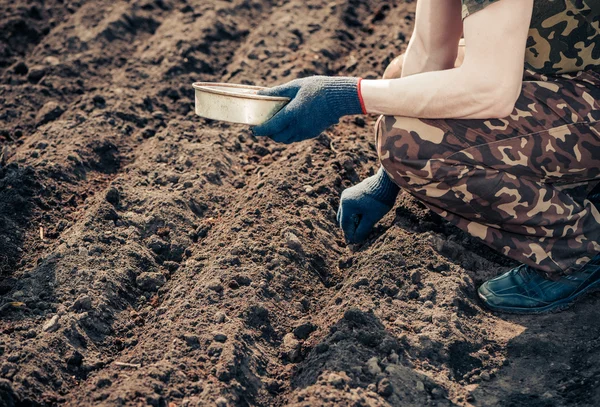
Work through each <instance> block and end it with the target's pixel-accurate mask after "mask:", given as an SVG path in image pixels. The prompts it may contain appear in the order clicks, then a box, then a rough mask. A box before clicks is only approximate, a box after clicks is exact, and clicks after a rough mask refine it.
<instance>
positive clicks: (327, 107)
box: [253, 76, 364, 144]
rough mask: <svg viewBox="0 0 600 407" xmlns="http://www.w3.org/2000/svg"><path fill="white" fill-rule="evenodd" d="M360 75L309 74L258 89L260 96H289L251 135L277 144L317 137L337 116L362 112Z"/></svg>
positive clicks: (334, 121) (337, 119)
mask: <svg viewBox="0 0 600 407" xmlns="http://www.w3.org/2000/svg"><path fill="white" fill-rule="evenodd" d="M360 81H361V79H360V78H350V77H328V76H311V77H308V78H303V79H296V80H293V81H291V82H288V83H286V84H284V85H281V86H276V87H274V88H270V89H265V90H261V91H260V92H258V94H259V95H264V96H283V97H288V98H290V99H292V100H291V101H290V102H289V103H288V104H287V105H285V107H284V108H283V109H281V110H280V111H279V112H277V114H275V116H273V117H272V118H271V119H270V120H268V121H267V122H266V123H263V124H261V125H258V126H255V127H254V128H253V131H254V134H256V135H257V136H268V137H270V138H272V139H273V140H275V141H277V142H280V143H286V144H289V143H293V142H296V141H303V140H307V139H309V138H313V137H317V136H318V135H319V134H321V132H323V130H325V129H327V128H328V127H329V126H332V125H334V124H336V123H338V122H339V119H340V117H342V116H346V115H351V114H361V113H364V111H363V105H362V101H361V96H360V94H359V91H360Z"/></svg>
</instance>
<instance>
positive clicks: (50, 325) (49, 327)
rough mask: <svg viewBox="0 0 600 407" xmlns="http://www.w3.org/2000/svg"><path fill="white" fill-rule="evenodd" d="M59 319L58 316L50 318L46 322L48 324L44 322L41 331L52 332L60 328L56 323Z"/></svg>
mask: <svg viewBox="0 0 600 407" xmlns="http://www.w3.org/2000/svg"><path fill="white" fill-rule="evenodd" d="M59 318H60V317H59V316H58V315H54V316H53V317H52V318H50V320H48V322H46V323H45V324H44V326H43V327H42V331H44V332H54V331H56V330H57V329H58V328H60V323H59V322H58V320H59Z"/></svg>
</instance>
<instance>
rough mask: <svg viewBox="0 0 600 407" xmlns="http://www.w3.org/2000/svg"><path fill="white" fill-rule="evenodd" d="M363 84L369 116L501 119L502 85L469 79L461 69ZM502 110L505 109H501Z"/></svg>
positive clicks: (363, 94) (371, 81) (365, 81)
mask: <svg viewBox="0 0 600 407" xmlns="http://www.w3.org/2000/svg"><path fill="white" fill-rule="evenodd" d="M402 76H403V77H402V78H400V79H391V80H386V79H381V80H363V81H362V85H361V89H362V96H363V99H364V102H365V107H366V109H367V112H368V113H373V114H384V115H394V116H409V117H419V118H440V119H443V118H455V119H475V118H491V117H494V116H501V115H502V114H503V113H504V112H503V111H502V110H503V109H502V106H501V105H502V104H503V101H502V100H499V99H500V97H501V95H502V92H498V91H499V90H501V87H502V84H501V83H497V84H495V85H494V86H487V85H486V84H485V83H481V84H479V83H477V82H475V81H473V80H472V77H469V74H468V70H467V69H464V68H463V67H459V68H454V69H447V70H443V71H432V72H425V73H419V74H414V75H409V76H405V75H404V71H403V75H402ZM504 110H505V109H504Z"/></svg>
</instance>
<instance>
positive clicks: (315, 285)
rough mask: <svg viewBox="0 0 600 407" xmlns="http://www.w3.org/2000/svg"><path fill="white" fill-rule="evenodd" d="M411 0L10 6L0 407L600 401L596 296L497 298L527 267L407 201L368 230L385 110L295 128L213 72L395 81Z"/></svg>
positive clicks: (53, 1)
mask: <svg viewBox="0 0 600 407" xmlns="http://www.w3.org/2000/svg"><path fill="white" fill-rule="evenodd" d="M414 11H415V3H414V2H412V1H407V2H401V1H396V2H393V1H375V0H333V1H323V0H306V1H300V0H293V1H268V0H223V1H206V0H188V1H185V0H128V1H106V0H98V1H89V0H79V1H77V0H76V1H67V0H46V1H42V0H39V1H33V0H14V1H8V0H2V1H1V2H0V106H1V109H0V145H1V146H2V147H1V151H2V153H1V156H0V296H1V297H0V406H31V405H33V406H37V405H68V406H90V405H94V406H96V405H107V406H113V405H153V406H170V407H174V406H180V405H181V406H205V405H217V406H282V405H295V406H308V405H310V406H313V405H314V406H343V405H348V406H387V405H392V406H423V405H436V406H449V405H471V404H472V405H481V406H527V407H533V406H557V405H558V406H561V405H581V406H584V405H589V406H592V405H598V403H599V402H600V401H599V400H600V398H599V397H600V390H599V389H600V387H599V386H598V382H599V380H600V340H599V333H600V326H599V325H598V321H599V317H600V309H599V304H600V301H599V300H600V297H599V296H598V295H593V296H591V297H589V298H587V299H585V300H584V301H582V302H581V303H579V304H577V305H576V306H575V307H574V308H572V309H570V310H568V311H566V312H564V313H561V314H555V315H546V316H539V317H514V316H504V315H494V314H492V313H490V312H487V311H485V310H484V309H483V308H482V307H481V305H480V304H479V302H478V300H477V295H476V288H477V287H478V285H479V284H481V283H482V282H483V281H484V280H485V279H487V278H490V277H492V276H494V275H496V274H498V273H500V272H502V271H504V270H506V269H507V268H508V267H510V266H511V265H512V263H511V261H510V260H508V259H506V258H504V257H502V256H500V255H497V254H495V253H494V252H492V251H491V250H490V249H488V248H486V247H485V246H483V245H481V244H480V243H478V242H477V241H475V240H474V239H471V238H469V237H468V236H466V235H465V234H463V233H462V232H461V231H459V230H457V229H456V228H454V227H451V226H450V225H448V224H447V223H445V222H444V221H443V220H442V219H440V218H438V217H437V216H434V215H433V214H431V213H430V212H429V211H427V210H426V209H425V208H424V207H423V206H422V205H420V204H419V203H418V202H416V201H415V200H414V199H412V198H411V197H410V196H408V195H406V194H403V195H401V197H400V198H399V200H398V203H397V206H396V208H395V210H393V211H392V212H391V213H390V214H388V216H387V217H386V218H384V220H383V221H382V222H381V223H380V225H379V226H377V227H376V229H375V230H374V231H373V233H372V234H371V236H370V238H369V240H368V241H367V242H366V243H364V244H362V245H359V246H356V247H348V246H347V245H346V244H345V243H344V239H343V236H342V234H341V231H340V230H339V228H338V227H337V225H336V221H335V213H336V210H337V207H338V203H339V196H340V193H341V191H342V190H343V189H344V188H346V187H348V186H351V185H353V184H355V183H357V182H359V181H360V180H361V179H363V178H364V177H366V176H369V175H371V174H373V173H374V171H376V170H377V167H378V164H377V156H376V153H375V150H374V145H373V122H374V119H375V118H373V117H370V118H366V119H363V118H358V117H357V118H354V117H349V118H344V119H343V120H342V123H341V124H340V125H338V126H336V127H335V128H332V129H331V130H330V131H328V132H326V133H325V134H323V135H321V136H320V137H319V138H318V139H315V140H310V141H306V142H303V143H299V144H294V145H290V146H285V145H278V144H275V143H273V142H271V141H270V140H266V139H258V138H255V137H254V136H253V135H252V134H251V132H250V131H249V129H248V127H246V126H239V125H230V124H226V123H219V122H213V121H210V120H205V119H201V118H199V117H197V116H195V115H194V112H193V103H194V99H193V98H194V93H193V89H192V87H191V84H192V82H196V81H219V82H232V83H246V84H256V85H263V86H271V85H275V84H280V83H284V82H286V81H288V80H291V79H294V78H297V77H303V76H308V75H315V74H322V75H360V76H363V77H367V78H376V77H379V76H381V74H382V73H383V71H384V69H385V67H386V65H387V64H388V63H389V62H390V61H391V59H392V58H393V57H394V56H396V55H398V54H399V53H401V52H403V51H404V49H405V47H406V44H407V41H408V38H409V36H410V33H411V31H412V28H413V20H414Z"/></svg>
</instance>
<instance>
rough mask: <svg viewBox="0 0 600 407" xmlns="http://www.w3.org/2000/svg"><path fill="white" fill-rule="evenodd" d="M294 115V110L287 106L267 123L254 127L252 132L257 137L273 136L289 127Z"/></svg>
mask: <svg viewBox="0 0 600 407" xmlns="http://www.w3.org/2000/svg"><path fill="white" fill-rule="evenodd" d="M294 115H295V114H294V109H292V108H290V105H287V106H286V107H284V108H283V109H281V110H280V111H279V112H278V113H277V114H276V115H275V116H273V117H272V118H271V119H269V120H267V121H266V122H265V123H263V124H259V125H258V126H254V127H253V128H252V131H253V132H254V134H255V135H257V136H273V135H275V134H277V133H280V132H282V131H283V130H285V129H286V128H287V127H289V125H290V122H291V121H292V120H293V118H294Z"/></svg>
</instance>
